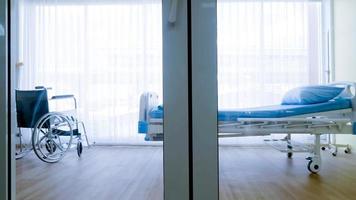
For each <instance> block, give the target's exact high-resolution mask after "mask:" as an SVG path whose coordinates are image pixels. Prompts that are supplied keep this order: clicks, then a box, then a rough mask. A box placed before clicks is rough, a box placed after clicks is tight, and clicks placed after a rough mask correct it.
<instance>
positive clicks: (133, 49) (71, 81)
mask: <svg viewBox="0 0 356 200" xmlns="http://www.w3.org/2000/svg"><path fill="white" fill-rule="evenodd" d="M161 13H162V11H161V1H160V0H132V1H128V0H115V1H114V0H110V1H105V0H98V1H93V0H89V1H85V0H21V1H20V10H19V16H20V22H19V32H20V37H19V38H20V39H19V43H20V47H19V50H20V58H19V60H20V61H21V62H23V63H24V65H23V66H22V67H21V68H20V70H19V71H20V76H19V86H18V87H19V88H20V89H33V88H34V87H35V86H37V85H43V86H47V87H52V88H53V91H50V92H51V93H52V94H68V93H69V94H74V95H75V96H76V97H77V99H78V104H79V118H80V119H81V120H82V121H84V122H85V124H86V126H87V129H88V134H89V137H90V139H91V142H96V143H105V144H108V143H132V142H134V143H137V142H143V141H144V139H143V135H139V134H138V133H137V121H138V110H139V97H140V94H142V93H143V92H144V91H155V92H157V93H158V94H159V96H160V97H162V33H161V32H162V25H161V21H162V19H161V18H162V16H161Z"/></svg>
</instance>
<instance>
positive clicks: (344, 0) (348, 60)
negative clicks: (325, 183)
mask: <svg viewBox="0 0 356 200" xmlns="http://www.w3.org/2000/svg"><path fill="white" fill-rule="evenodd" d="M334 31H335V80H336V81H356V0H334ZM337 142H338V143H344V144H350V145H352V148H353V150H354V153H356V136H354V135H342V136H338V137H337Z"/></svg>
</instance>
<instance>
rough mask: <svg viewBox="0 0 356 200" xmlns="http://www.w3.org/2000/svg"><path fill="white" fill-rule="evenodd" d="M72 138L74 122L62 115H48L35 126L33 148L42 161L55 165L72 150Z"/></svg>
mask: <svg viewBox="0 0 356 200" xmlns="http://www.w3.org/2000/svg"><path fill="white" fill-rule="evenodd" d="M72 138H73V128H72V121H71V120H70V119H69V118H68V117H67V116H65V115H63V114H61V113H53V112H52V113H47V114H46V115H43V116H42V117H41V118H40V119H39V120H38V121H37V123H36V125H35V128H34V130H33V132H32V147H33V150H34V152H35V154H36V155H37V157H38V158H39V159H40V160H42V161H44V162H47V163H55V162H58V161H59V160H61V159H62V158H63V156H64V154H65V152H66V151H67V150H68V149H69V148H70V146H71V144H72Z"/></svg>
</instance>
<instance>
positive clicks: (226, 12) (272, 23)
mask: <svg viewBox="0 0 356 200" xmlns="http://www.w3.org/2000/svg"><path fill="white" fill-rule="evenodd" d="M217 24H218V84H219V85H218V91H219V108H237V107H239V108H241V107H251V106H263V105H271V104H278V103H280V101H281V98H282V95H283V94H284V93H285V92H286V91H287V90H288V89H290V88H293V87H296V86H300V85H309V84H318V83H320V82H321V81H322V78H323V77H322V76H323V74H322V66H321V65H322V62H321V61H322V60H321V55H322V51H321V48H322V42H321V41H322V27H321V1H308V0H304V1H303V0H218V23H217Z"/></svg>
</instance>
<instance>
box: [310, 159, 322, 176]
mask: <svg viewBox="0 0 356 200" xmlns="http://www.w3.org/2000/svg"><path fill="white" fill-rule="evenodd" d="M308 170H309V171H310V172H311V173H313V174H316V173H318V172H319V171H320V165H319V164H318V163H317V162H314V161H313V160H310V161H309V162H308Z"/></svg>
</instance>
